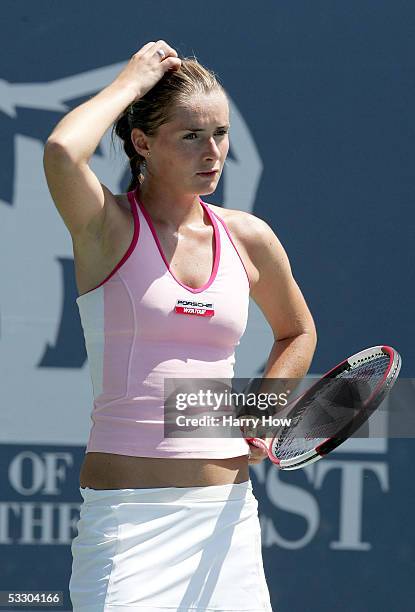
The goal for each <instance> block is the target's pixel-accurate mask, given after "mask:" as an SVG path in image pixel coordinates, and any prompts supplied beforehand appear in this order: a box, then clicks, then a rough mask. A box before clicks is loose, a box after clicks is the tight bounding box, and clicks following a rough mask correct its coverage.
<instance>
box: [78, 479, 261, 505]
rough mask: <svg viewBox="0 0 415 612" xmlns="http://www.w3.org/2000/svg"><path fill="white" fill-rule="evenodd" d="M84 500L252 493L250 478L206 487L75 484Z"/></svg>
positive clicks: (196, 497)
mask: <svg viewBox="0 0 415 612" xmlns="http://www.w3.org/2000/svg"><path fill="white" fill-rule="evenodd" d="M79 491H80V493H81V496H82V498H83V500H84V502H85V503H88V502H94V503H100V502H102V503H103V504H105V505H107V504H113V503H114V504H118V503H120V502H121V501H125V502H134V503H154V502H157V503H163V502H166V503H172V502H175V501H177V502H183V501H190V500H191V501H201V502H203V501H206V500H213V501H214V500H216V501H229V500H238V499H244V498H247V497H248V498H249V497H252V496H253V491H252V481H251V479H248V480H245V481H244V482H239V483H230V484H222V485H208V486H206V487H157V488H143V489H90V488H89V487H85V488H83V487H79Z"/></svg>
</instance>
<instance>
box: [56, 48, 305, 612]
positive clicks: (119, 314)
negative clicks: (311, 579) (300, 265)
mask: <svg viewBox="0 0 415 612" xmlns="http://www.w3.org/2000/svg"><path fill="white" fill-rule="evenodd" d="M111 126H113V129H114V130H115V133H116V134H117V136H118V137H119V138H120V139H121V140H122V141H123V146H124V150H125V153H126V155H127V156H128V158H129V162H130V166H131V173H132V179H131V183H130V185H129V188H128V191H127V193H125V194H124V193H123V194H113V193H111V191H110V190H109V189H108V188H107V187H106V186H105V185H103V184H102V183H100V181H99V179H98V178H97V177H96V175H95V174H94V173H93V172H92V171H91V169H90V167H89V165H88V162H89V160H90V159H91V157H92V155H93V154H94V152H95V150H96V149H97V147H98V145H99V143H100V141H101V138H102V137H103V135H104V134H105V132H106V131H107V129H108V128H109V127H111ZM228 149H229V105H228V100H227V96H226V93H225V91H224V89H223V87H222V86H221V85H220V83H219V82H218V80H217V79H216V78H215V75H214V73H213V72H211V71H210V70H208V69H206V68H205V67H203V66H202V65H201V64H200V63H199V62H198V61H197V60H196V59H195V58H183V59H180V58H179V57H178V54H177V52H176V51H175V50H174V49H173V48H172V47H171V46H170V45H169V44H167V43H166V42H165V41H164V40H159V41H157V42H149V43H147V44H146V45H144V46H143V47H142V48H141V49H140V50H139V51H138V52H137V53H135V54H134V55H133V56H132V57H131V59H130V60H129V62H128V63H127V64H126V66H125V67H124V68H123V70H122V71H121V73H120V74H119V75H118V76H117V77H116V78H115V80H114V81H113V82H112V83H111V84H110V85H109V86H107V87H105V88H104V89H103V90H102V91H100V92H99V93H98V94H97V95H96V96H95V97H93V98H91V99H90V100H88V101H86V102H85V103H83V104H81V105H80V106H78V107H77V108H75V109H74V110H72V111H71V112H70V113H69V114H67V115H66V116H65V117H64V118H63V119H62V120H61V121H60V122H59V123H58V124H57V126H56V127H55V129H54V130H53V132H52V133H51V135H50V137H49V138H48V141H47V143H46V146H45V152H44V167H45V174H46V178H47V182H48V186H49V189H50V193H51V195H52V198H53V200H54V202H55V204H56V207H57V209H58V211H59V213H60V215H61V216H62V218H63V221H64V223H65V225H66V226H67V228H68V230H69V232H70V234H71V238H72V242H73V250H74V261H75V271H76V280H77V285H78V290H79V294H80V295H79V297H78V299H77V300H76V301H77V304H78V307H79V311H80V317H81V323H82V327H83V331H84V335H85V344H86V349H87V354H88V361H89V366H90V372H91V379H92V385H93V392H94V406H93V410H92V413H91V418H92V428H91V432H90V436H89V440H88V445H87V448H86V456H85V460H84V463H83V465H82V469H81V474H80V493H81V495H82V498H83V503H82V505H81V514H80V519H79V522H78V535H77V536H76V537H75V538H74V540H73V544H72V555H73V564H72V574H71V579H70V584H69V589H70V595H71V599H72V603H73V609H74V611H75V612H87V611H88V612H98V611H102V610H114V611H117V612H121V610H128V611H129V612H130V611H131V610H139V611H140V612H144V611H148V612H150V611H151V612H155V611H166V612H167V611H169V612H172V610H199V611H201V610H217V611H218V610H221V611H223V612H225V611H235V612H236V611H238V612H242V611H248V610H249V611H251V612H259V611H264V610H267V611H269V610H272V608H271V603H270V598H269V592H268V587H267V584H266V580H265V574H264V568H263V561H262V553H261V539H260V524H259V519H258V512H257V500H256V498H255V497H254V494H253V491H252V483H251V480H250V477H249V464H251V465H252V464H256V463H259V462H260V461H261V460H263V459H264V458H265V457H266V456H267V453H266V451H265V450H263V449H259V448H257V447H255V446H253V445H251V447H250V445H248V443H247V441H246V440H245V439H244V437H243V435H242V434H241V435H240V436H239V437H238V436H234V437H231V438H229V439H223V438H222V439H220V438H219V439H218V438H211V437H205V438H203V437H199V438H188V437H185V436H183V437H165V436H164V433H163V414H164V413H163V400H164V395H163V393H164V390H163V381H164V380H165V379H166V378H173V379H175V378H181V379H193V378H195V379H197V378H202V377H203V378H209V377H212V379H216V378H220V379H230V378H232V376H233V367H234V361H235V359H234V351H235V347H236V345H237V344H238V343H239V340H240V338H241V336H242V334H243V333H244V330H245V328H246V323H247V317H248V304H249V297H250V296H251V297H252V298H253V299H254V300H255V302H256V303H257V304H258V305H259V307H260V308H261V309H262V312H263V313H264V315H265V317H266V319H267V320H268V322H269V324H270V326H271V327H272V330H273V332H274V336H275V342H274V345H273V347H272V350H271V353H270V355H269V359H268V362H267V366H266V370H265V372H264V376H265V377H267V378H273V377H287V378H290V377H291V378H296V377H302V376H304V375H305V374H306V372H307V370H308V368H309V366H310V363H311V359H312V356H313V352H314V350H315V345H316V332H315V326H314V323H313V319H312V316H311V314H310V312H309V309H308V307H307V305H306V303H305V300H304V298H303V296H302V294H301V292H300V290H299V288H298V285H297V284H296V282H295V280H294V278H293V276H292V273H291V269H290V264H289V261H288V258H287V255H286V253H285V251H284V249H283V247H282V245H281V244H280V242H279V240H278V239H277V237H276V235H275V234H274V232H273V231H272V230H271V228H270V227H269V225H268V224H267V223H266V222H265V221H263V220H261V219H259V218H258V217H256V216H255V215H252V214H248V213H245V212H241V211H239V210H237V205H238V203H237V202H235V206H236V208H235V209H233V210H231V209H224V208H222V207H221V206H214V205H212V204H207V203H206V202H204V201H203V200H202V199H201V197H200V196H203V195H206V194H211V193H213V192H214V191H215V188H216V186H217V184H218V181H219V178H220V176H221V173H222V170H223V166H224V164H225V160H226V156H227V153H228Z"/></svg>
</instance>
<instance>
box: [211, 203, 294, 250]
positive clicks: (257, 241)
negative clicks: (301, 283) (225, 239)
mask: <svg viewBox="0 0 415 612" xmlns="http://www.w3.org/2000/svg"><path fill="white" fill-rule="evenodd" d="M209 207H210V208H211V210H213V212H214V213H215V214H216V215H217V216H218V217H221V218H222V219H223V221H224V222H225V224H226V226H227V228H228V230H229V232H230V234H231V236H232V238H236V239H237V240H238V242H239V243H240V244H242V245H243V246H244V248H245V249H246V251H247V253H248V254H249V256H250V257H251V259H252V260H253V261H254V260H258V258H259V257H261V255H266V253H267V252H269V250H270V249H272V250H274V249H275V248H276V247H278V248H282V245H281V243H280V242H279V240H278V238H277V236H276V234H275V232H274V230H273V229H272V228H271V227H270V225H269V224H268V223H267V222H266V221H265V220H264V219H261V217H258V216H257V215H254V214H252V213H249V212H246V211H243V210H236V209H231V208H222V207H220V206H215V205H213V204H209Z"/></svg>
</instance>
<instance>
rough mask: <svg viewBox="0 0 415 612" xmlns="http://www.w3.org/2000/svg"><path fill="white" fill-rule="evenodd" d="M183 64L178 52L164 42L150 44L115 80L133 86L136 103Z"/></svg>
mask: <svg viewBox="0 0 415 612" xmlns="http://www.w3.org/2000/svg"><path fill="white" fill-rule="evenodd" d="M158 49H162V50H163V51H164V53H165V56H164V58H162V57H161V55H160V54H159V53H157V50H158ZM181 63H182V61H181V59H180V58H179V57H178V55H177V52H176V50H175V49H173V47H170V45H168V44H167V43H166V42H165V41H164V40H159V41H157V42H149V43H147V44H146V45H144V46H143V47H141V49H140V50H139V51H137V52H136V53H134V55H132V57H131V59H130V61H129V62H128V64H127V65H126V66H125V68H123V70H122V71H121V72H120V74H119V75H118V77H117V78H116V79H115V80H116V81H119V82H122V83H123V84H125V83H128V84H129V85H131V86H132V87H133V88H134V90H135V91H136V92H137V95H136V98H135V100H134V101H136V100H138V99H139V98H141V97H142V96H144V95H145V94H146V93H147V92H148V91H149V90H150V89H152V88H153V87H154V85H155V84H156V83H157V82H158V81H159V80H160V79H161V78H162V76H163V75H164V74H165V73H166V72H167V71H168V70H178V69H179V68H180V66H181Z"/></svg>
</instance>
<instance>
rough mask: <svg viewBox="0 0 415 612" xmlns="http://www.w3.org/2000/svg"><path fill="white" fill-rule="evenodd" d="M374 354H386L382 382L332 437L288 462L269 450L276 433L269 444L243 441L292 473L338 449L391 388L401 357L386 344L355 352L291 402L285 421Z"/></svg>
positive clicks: (365, 419) (276, 435)
mask: <svg viewBox="0 0 415 612" xmlns="http://www.w3.org/2000/svg"><path fill="white" fill-rule="evenodd" d="M376 352H379V353H380V352H381V353H383V354H387V355H389V357H390V362H389V366H388V368H387V370H386V371H385V373H384V376H383V378H382V380H380V381H379V382H378V384H377V385H376V386H375V388H374V389H373V391H372V392H371V394H370V396H369V397H368V398H367V400H366V401H365V402H363V404H362V407H361V410H360V417H358V416H356V417H355V418H354V419H353V421H352V422H351V423H349V424H347V425H346V426H345V427H343V429H341V430H340V431H339V432H338V434H337V435H336V437H330V438H327V439H326V440H324V441H323V442H321V443H320V444H319V445H318V446H316V447H315V448H314V449H311V450H309V451H306V452H305V453H303V454H301V455H299V456H297V457H293V458H291V459H278V457H276V454H275V451H274V450H273V445H274V444H277V440H278V432H277V433H276V434H275V435H274V436H273V438H272V440H271V442H270V444H266V443H265V442H264V441H263V440H259V439H258V438H247V439H246V440H247V441H248V442H250V443H251V444H254V445H255V446H265V447H266V448H267V451H268V456H269V458H270V460H271V461H272V462H273V463H275V464H276V465H278V467H279V468H280V469H281V470H296V469H299V468H301V467H304V466H306V465H310V464H311V463H314V462H315V461H318V460H319V459H321V458H322V457H325V456H326V455H327V454H328V453H330V452H331V451H332V450H334V449H335V448H337V447H338V446H340V444H342V443H343V442H344V441H345V440H347V439H348V438H349V437H350V435H351V434H352V433H354V432H355V431H356V430H357V429H359V427H360V426H361V425H362V424H363V423H364V422H365V421H367V419H368V416H367V408H370V412H371V414H372V413H373V412H374V411H375V409H376V408H377V407H378V406H379V404H380V403H381V402H382V401H383V399H384V398H385V396H386V394H387V393H388V391H389V389H390V388H391V387H392V386H393V384H394V382H395V380H396V378H397V377H398V374H399V371H400V368H401V357H400V355H399V353H398V352H397V351H396V350H395V349H394V348H392V347H391V346H387V345H378V346H372V347H370V348H367V349H364V350H363V351H359V352H358V353H355V354H354V355H352V356H351V357H348V358H347V359H344V361H341V362H340V363H339V364H337V365H336V366H335V367H334V368H332V369H331V370H329V371H328V372H326V374H324V375H323V376H322V377H321V378H320V379H319V380H318V381H316V382H315V383H314V384H313V385H311V387H309V388H308V389H307V390H306V391H305V392H304V393H302V394H301V395H300V396H299V397H298V398H297V399H295V400H294V405H293V407H292V409H291V410H290V412H289V413H288V415H287V418H289V416H290V414H292V413H293V411H295V407H296V406H297V404H298V403H299V402H300V401H301V400H302V399H303V398H304V397H305V396H306V395H308V394H309V393H310V392H312V391H313V392H315V391H316V390H317V389H318V387H320V386H322V385H324V383H325V381H326V380H327V379H328V378H336V377H337V375H338V374H340V373H341V372H343V371H344V370H350V369H352V368H353V367H356V366H358V365H361V364H362V363H364V362H365V361H368V362H369V361H370V360H371V359H372V358H373V357H374V356H376ZM346 434H347V435H346Z"/></svg>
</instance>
